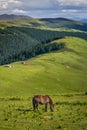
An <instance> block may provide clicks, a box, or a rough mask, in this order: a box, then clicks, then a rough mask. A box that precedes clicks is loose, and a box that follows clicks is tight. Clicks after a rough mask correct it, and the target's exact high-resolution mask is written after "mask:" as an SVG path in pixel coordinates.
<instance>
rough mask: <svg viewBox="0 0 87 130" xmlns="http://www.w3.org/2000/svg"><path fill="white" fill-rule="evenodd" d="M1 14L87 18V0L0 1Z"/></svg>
mask: <svg viewBox="0 0 87 130" xmlns="http://www.w3.org/2000/svg"><path fill="white" fill-rule="evenodd" d="M0 14H20V15H28V16H31V17H35V18H42V17H66V18H72V19H84V18H87V0H0Z"/></svg>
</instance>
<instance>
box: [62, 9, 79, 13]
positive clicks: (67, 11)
mask: <svg viewBox="0 0 87 130" xmlns="http://www.w3.org/2000/svg"><path fill="white" fill-rule="evenodd" d="M61 11H62V12H63V13H76V12H78V10H75V9H67V10H66V9H63V10H61Z"/></svg>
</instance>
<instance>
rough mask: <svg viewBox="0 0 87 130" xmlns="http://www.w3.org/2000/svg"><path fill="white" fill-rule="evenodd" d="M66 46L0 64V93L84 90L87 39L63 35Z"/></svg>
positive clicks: (20, 93) (86, 89)
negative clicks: (30, 57) (60, 49)
mask: <svg viewBox="0 0 87 130" xmlns="http://www.w3.org/2000/svg"><path fill="white" fill-rule="evenodd" d="M54 42H58V43H60V42H64V43H65V44H66V49H65V50H64V51H60V52H59V51H58V52H57V51H56V52H53V53H48V54H44V55H40V56H38V57H36V58H32V59H30V60H28V61H25V63H24V64H23V63H22V62H18V63H13V64H10V65H11V66H12V68H6V67H4V66H0V88H1V91H0V96H2V97H3V96H21V95H22V96H25V97H26V96H29V95H33V94H37V93H38V94H44V93H45V94H52V95H57V94H67V93H69V94H70V93H85V92H87V80H86V79H87V71H86V70H87V60H86V58H87V41H85V40H83V39H80V38H74V37H65V38H63V39H60V40H56V41H54Z"/></svg>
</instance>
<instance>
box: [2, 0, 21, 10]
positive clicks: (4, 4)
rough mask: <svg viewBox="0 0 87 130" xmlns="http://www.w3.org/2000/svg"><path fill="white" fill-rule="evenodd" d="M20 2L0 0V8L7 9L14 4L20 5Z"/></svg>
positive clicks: (17, 0) (16, 0)
mask: <svg viewBox="0 0 87 130" xmlns="http://www.w3.org/2000/svg"><path fill="white" fill-rule="evenodd" d="M21 5H22V2H21V1H19V0H8V1H7V0H1V1H0V8H1V9H7V8H8V9H9V8H11V7H15V6H21Z"/></svg>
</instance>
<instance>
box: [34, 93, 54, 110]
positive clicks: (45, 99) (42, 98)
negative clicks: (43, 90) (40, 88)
mask: <svg viewBox="0 0 87 130" xmlns="http://www.w3.org/2000/svg"><path fill="white" fill-rule="evenodd" d="M32 104H33V110H38V104H45V111H47V106H48V104H49V105H50V111H51V112H53V111H54V104H53V101H52V99H51V98H50V97H49V96H48V95H35V96H34V97H33V98H32Z"/></svg>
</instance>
